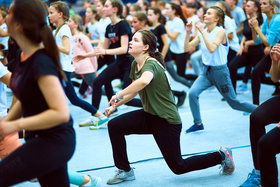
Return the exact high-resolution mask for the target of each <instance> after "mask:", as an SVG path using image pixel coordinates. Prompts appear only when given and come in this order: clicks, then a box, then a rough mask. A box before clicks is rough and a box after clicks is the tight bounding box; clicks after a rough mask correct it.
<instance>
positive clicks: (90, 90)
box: [83, 87, 92, 99]
mask: <svg viewBox="0 0 280 187" xmlns="http://www.w3.org/2000/svg"><path fill="white" fill-rule="evenodd" d="M91 93H92V88H91V87H89V88H88V91H87V93H86V95H84V96H83V98H84V99H86V98H88V96H89V95H90V94H91Z"/></svg>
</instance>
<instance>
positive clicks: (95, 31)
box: [87, 22, 99, 40]
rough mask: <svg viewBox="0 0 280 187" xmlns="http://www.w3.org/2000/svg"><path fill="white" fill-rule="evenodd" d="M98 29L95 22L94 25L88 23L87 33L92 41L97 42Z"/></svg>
mask: <svg viewBox="0 0 280 187" xmlns="http://www.w3.org/2000/svg"><path fill="white" fill-rule="evenodd" d="M98 27H99V24H98V22H96V23H94V24H92V23H91V22H89V23H88V25H87V28H88V32H89V33H90V36H91V39H92V40H99V37H98Z"/></svg>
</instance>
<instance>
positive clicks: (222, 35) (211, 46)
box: [196, 23, 226, 53]
mask: <svg viewBox="0 0 280 187" xmlns="http://www.w3.org/2000/svg"><path fill="white" fill-rule="evenodd" d="M196 27H197V28H198V30H199V32H200V33H201V34H202V37H203V39H204V42H205V45H206V47H207V49H208V50H209V52H210V53H214V52H215V51H216V49H217V48H218V47H219V45H220V44H221V43H224V42H225V40H226V32H225V30H224V29H221V30H220V31H219V32H218V34H217V36H216V39H215V41H214V42H211V41H210V40H209V38H208V36H207V33H206V31H205V29H204V28H203V26H202V23H197V24H196Z"/></svg>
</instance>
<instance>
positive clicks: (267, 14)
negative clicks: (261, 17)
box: [266, 11, 274, 20]
mask: <svg viewBox="0 0 280 187" xmlns="http://www.w3.org/2000/svg"><path fill="white" fill-rule="evenodd" d="M266 16H267V19H269V20H271V19H272V17H273V16H274V13H273V11H269V12H268V13H266Z"/></svg>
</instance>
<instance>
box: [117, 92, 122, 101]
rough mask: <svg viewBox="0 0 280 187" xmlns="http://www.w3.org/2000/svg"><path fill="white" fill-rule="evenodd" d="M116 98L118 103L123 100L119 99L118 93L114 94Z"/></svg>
mask: <svg viewBox="0 0 280 187" xmlns="http://www.w3.org/2000/svg"><path fill="white" fill-rule="evenodd" d="M116 97H117V100H119V101H122V100H123V98H122V99H121V98H119V96H118V93H117V94H116Z"/></svg>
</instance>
